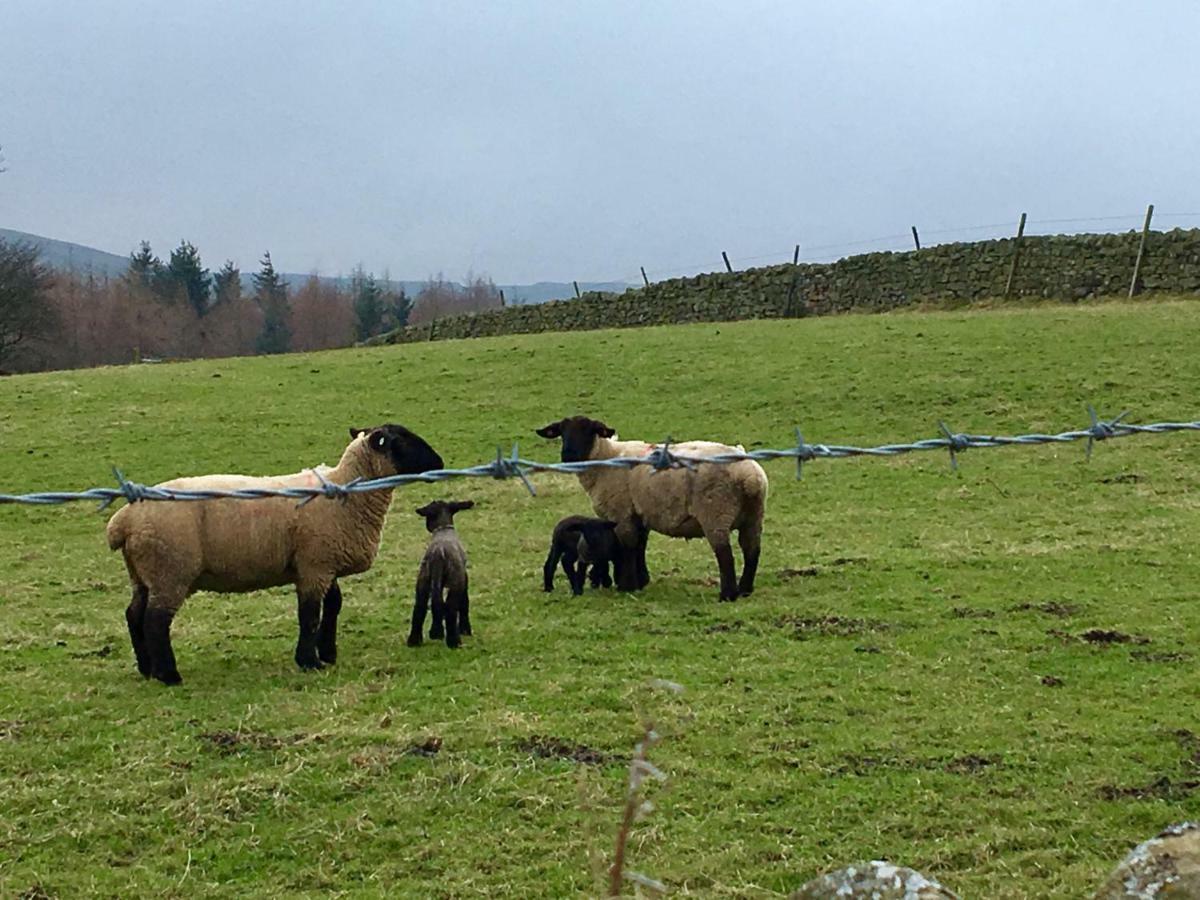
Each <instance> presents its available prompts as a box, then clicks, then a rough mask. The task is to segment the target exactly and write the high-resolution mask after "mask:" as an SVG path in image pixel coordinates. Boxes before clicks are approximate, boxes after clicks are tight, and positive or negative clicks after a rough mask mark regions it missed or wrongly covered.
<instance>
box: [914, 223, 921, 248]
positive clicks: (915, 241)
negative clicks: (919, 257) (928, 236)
mask: <svg viewBox="0 0 1200 900" xmlns="http://www.w3.org/2000/svg"><path fill="white" fill-rule="evenodd" d="M912 232H913V243H914V244H916V245H917V249H918V250H920V249H921V237H920V235H918V234H917V226H916V225H914V226H913V227H912Z"/></svg>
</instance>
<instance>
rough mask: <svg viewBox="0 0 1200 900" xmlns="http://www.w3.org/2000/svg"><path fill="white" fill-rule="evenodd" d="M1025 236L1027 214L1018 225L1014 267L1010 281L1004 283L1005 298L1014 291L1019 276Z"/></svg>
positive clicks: (1010, 272)
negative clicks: (1022, 239)
mask: <svg viewBox="0 0 1200 900" xmlns="http://www.w3.org/2000/svg"><path fill="white" fill-rule="evenodd" d="M1024 236H1025V213H1021V222H1020V224H1019V225H1017V239H1016V241H1015V242H1014V243H1013V258H1012V266H1011V267H1010V268H1009V270H1008V281H1006V282H1005V283H1004V296H1005V298H1007V297H1008V295H1009V292H1010V291H1012V286H1013V278H1015V277H1016V274H1017V260H1019V259H1020V258H1021V238H1022V237H1024Z"/></svg>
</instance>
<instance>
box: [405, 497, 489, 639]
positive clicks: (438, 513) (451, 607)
mask: <svg viewBox="0 0 1200 900" xmlns="http://www.w3.org/2000/svg"><path fill="white" fill-rule="evenodd" d="M474 505H475V503H474V502H473V501H471V500H450V501H446V500H435V501H433V502H432V503H429V504H427V505H425V506H422V507H421V508H420V509H418V510H417V515H418V516H424V517H425V527H426V528H427V529H429V533H430V534H431V535H432V537H430V538H429V546H427V547H426V548H425V556H424V557H423V558H422V560H421V568H420V570H419V571H418V572H417V596H416V601H415V602H414V604H413V614H412V630H411V631H410V632H409V635H408V646H410V647H417V646H420V644H421V632H422V630H423V628H424V626H425V613H426V611H427V610H428V608H429V606H430V605H431V604H432V606H433V623H432V624H431V625H430V626H429V639H430V640H441V639H442V638H443V637H445V639H446V646H447V647H451V648H453V647H457V646H458V645H459V644H460V643H462V641H461V640H460V635H469V634H470V633H471V616H470V608H471V601H470V598H469V596H468V594H467V551H466V550H464V549H463V545H462V542H461V541H460V540H459V539H458V532H456V531H455V530H454V514H455V513H457V512H461V511H462V510H464V509H470V508H471V507H473V506H474ZM443 594H444V595H443Z"/></svg>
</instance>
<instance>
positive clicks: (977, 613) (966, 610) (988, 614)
mask: <svg viewBox="0 0 1200 900" xmlns="http://www.w3.org/2000/svg"><path fill="white" fill-rule="evenodd" d="M950 615H951V616H952V617H953V618H955V619H994V618H996V611H995V610H992V609H975V608H974V607H971V606H956V607H954V609H952V610H950Z"/></svg>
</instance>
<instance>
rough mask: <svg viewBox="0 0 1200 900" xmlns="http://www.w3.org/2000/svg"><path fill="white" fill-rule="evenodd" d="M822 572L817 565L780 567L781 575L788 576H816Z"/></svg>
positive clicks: (785, 577)
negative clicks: (794, 567)
mask: <svg viewBox="0 0 1200 900" xmlns="http://www.w3.org/2000/svg"><path fill="white" fill-rule="evenodd" d="M820 574H821V570H820V569H818V568H817V567H816V566H805V567H804V568H802V569H780V570H779V577H780V578H783V579H787V578H815V577H816V576H818V575H820Z"/></svg>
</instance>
